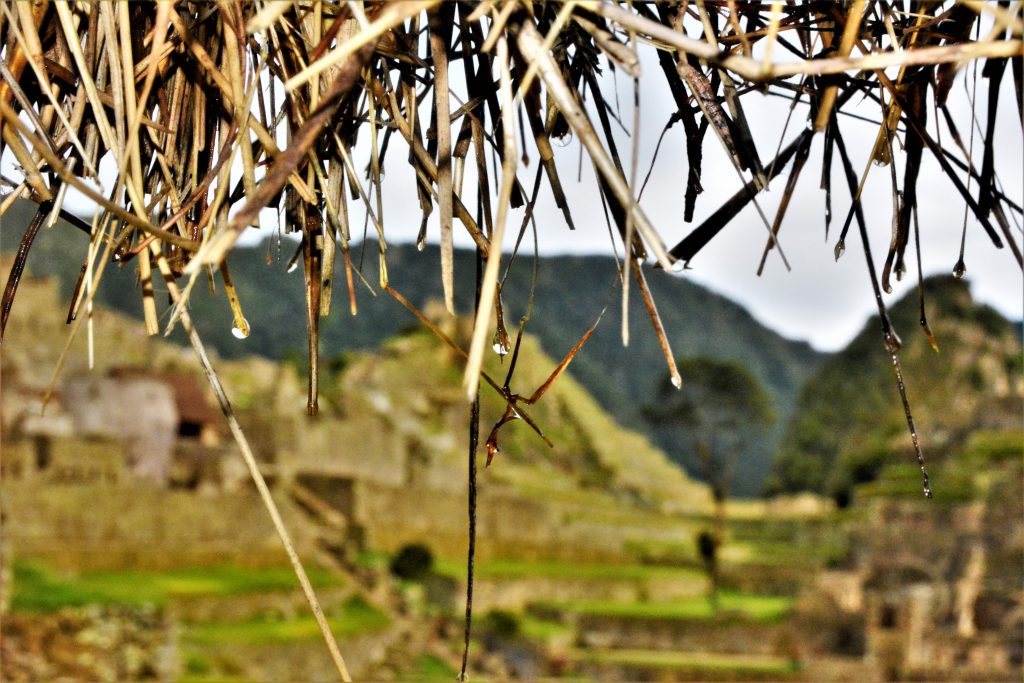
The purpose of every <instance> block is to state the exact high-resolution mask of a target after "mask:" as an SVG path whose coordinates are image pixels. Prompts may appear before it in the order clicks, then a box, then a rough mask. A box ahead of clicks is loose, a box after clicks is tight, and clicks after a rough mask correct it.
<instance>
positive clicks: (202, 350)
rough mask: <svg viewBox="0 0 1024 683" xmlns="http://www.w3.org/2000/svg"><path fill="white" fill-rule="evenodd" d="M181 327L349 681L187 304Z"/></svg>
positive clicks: (174, 288) (164, 270)
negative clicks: (193, 322)
mask: <svg viewBox="0 0 1024 683" xmlns="http://www.w3.org/2000/svg"><path fill="white" fill-rule="evenodd" d="M150 248H151V249H152V251H153V254H154V255H155V256H156V257H157V264H158V266H159V268H160V273H161V274H162V275H163V276H164V281H165V282H166V283H167V289H168V291H169V292H170V294H171V298H172V299H174V300H175V301H177V299H178V297H179V296H180V294H181V292H180V290H179V289H178V285H177V283H176V282H175V280H174V277H173V275H172V274H171V270H170V267H169V266H168V265H167V260H166V259H165V258H164V256H163V253H162V252H161V251H160V247H159V246H158V245H156V244H155V243H154V244H153V245H151V247H150ZM181 326H182V328H183V329H184V330H185V333H186V334H187V335H188V340H189V343H191V344H192V349H193V351H195V353H196V358H198V359H199V364H200V365H201V366H202V368H203V372H205V373H206V378H207V379H208V380H209V381H210V386H211V387H212V388H213V393H214V394H215V395H216V396H217V402H218V403H219V404H220V409H221V410H222V411H223V412H224V417H225V419H227V421H228V427H229V428H230V429H231V435H232V436H234V437H235V443H237V444H238V449H239V451H241V453H242V460H244V461H245V466H246V467H247V468H248V470H249V475H250V476H251V477H252V481H253V483H254V484H255V485H256V490H257V491H258V492H259V494H260V498H261V499H262V501H263V505H264V507H266V508H267V512H268V513H269V514H270V519H271V521H272V522H273V523H274V530H275V531H277V535H278V537H279V538H280V539H281V543H282V544H283V545H284V550H285V552H286V553H287V554H288V560H289V561H290V562H291V565H292V569H293V570H294V571H295V576H296V577H297V578H298V579H299V584H300V585H301V586H302V592H303V593H304V594H305V596H306V601H307V602H309V607H310V609H312V610H313V616H314V618H316V623H317V625H318V626H319V627H320V632H321V633H322V634H323V637H324V640H325V641H326V642H327V650H328V651H329V652H330V654H331V660H332V661H333V662H334V666H335V668H336V669H337V670H338V675H339V676H341V680H343V681H345V682H346V683H348V682H349V681H351V680H352V677H351V676H350V675H349V672H348V667H347V666H345V660H344V658H342V656H341V651H340V650H339V649H338V643H337V642H336V641H335V640H334V635H333V634H332V633H331V627H330V625H329V624H328V623H327V618H326V617H325V616H324V610H323V608H322V607H321V606H320V601H319V600H318V599H317V597H316V593H315V592H314V590H313V584H311V583H310V581H309V576H307V575H306V570H305V569H304V568H303V566H302V560H300V559H299V555H298V553H297V552H295V544H294V543H293V542H292V539H291V535H290V534H289V533H288V529H287V528H285V525H284V520H282V519H281V513H280V512H279V511H278V509H277V504H276V503H274V498H273V497H272V496H271V495H270V489H269V488H268V487H267V482H266V480H265V479H264V478H263V474H262V473H261V472H260V468H259V465H257V464H256V457H255V456H254V455H253V452H252V448H251V447H250V446H249V440H248V439H247V438H246V437H245V432H243V431H242V427H241V425H239V424H238V419H237V418H236V417H235V410H234V408H232V407H231V401H230V400H229V399H228V395H227V392H225V391H224V386H223V385H222V384H221V383H220V377H218V376H217V371H216V370H215V369H214V367H213V364H212V363H211V362H210V357H209V356H208V355H207V353H206V346H205V345H204V344H203V340H202V339H201V338H200V337H199V332H198V331H197V330H196V328H195V326H194V325H193V324H192V317H191V316H190V315H189V313H188V307H187V306H185V307H183V308H182V310H181Z"/></svg>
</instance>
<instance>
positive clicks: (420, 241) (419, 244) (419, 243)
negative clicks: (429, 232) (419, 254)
mask: <svg viewBox="0 0 1024 683" xmlns="http://www.w3.org/2000/svg"><path fill="white" fill-rule="evenodd" d="M426 247H427V236H426V235H421V236H420V237H418V238H417V239H416V251H423V250H424V249H426Z"/></svg>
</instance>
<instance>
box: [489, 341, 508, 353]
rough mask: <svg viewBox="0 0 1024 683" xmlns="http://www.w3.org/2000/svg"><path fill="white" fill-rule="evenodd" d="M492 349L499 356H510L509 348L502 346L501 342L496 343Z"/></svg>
mask: <svg viewBox="0 0 1024 683" xmlns="http://www.w3.org/2000/svg"><path fill="white" fill-rule="evenodd" d="M492 348H493V349H494V352H495V353H496V354H498V355H499V356H505V355H508V347H507V346H505V345H504V344H502V343H501V342H494V346H493V347H492Z"/></svg>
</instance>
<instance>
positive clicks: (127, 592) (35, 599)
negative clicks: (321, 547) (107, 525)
mask: <svg viewBox="0 0 1024 683" xmlns="http://www.w3.org/2000/svg"><path fill="white" fill-rule="evenodd" d="M308 573H309V577H310V581H312V583H313V585H314V586H317V587H325V586H332V585H341V583H342V581H343V580H342V579H341V578H340V577H338V576H336V575H334V574H332V573H330V572H328V571H326V570H323V569H318V568H316V567H310V568H309V569H308ZM297 589H298V581H297V579H296V578H295V575H294V574H293V573H292V570H291V569H290V568H267V569H244V568H240V567H229V566H222V567H209V568H202V569H175V570H171V571H165V572H142V571H123V572H87V573H83V574H79V575H75V576H72V575H68V576H63V575H58V574H56V573H53V572H51V571H49V570H48V569H46V568H45V567H42V566H40V565H36V564H28V563H16V564H15V566H14V590H13V594H12V597H11V610H12V611H14V612H52V611H55V610H58V609H60V608H62V607H78V606H82V605H88V604H104V605H110V604H120V605H146V604H149V605H157V606H162V605H165V604H166V603H167V602H168V600H169V599H172V598H175V597H188V596H230V595H244V594H249V593H267V592H272V591H290V590H297Z"/></svg>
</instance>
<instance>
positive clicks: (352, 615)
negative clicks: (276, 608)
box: [184, 598, 391, 646]
mask: <svg viewBox="0 0 1024 683" xmlns="http://www.w3.org/2000/svg"><path fill="white" fill-rule="evenodd" d="M327 623H328V624H330V627H331V632H332V633H334V635H335V636H336V637H339V638H345V637H350V636H355V635H360V634H363V633H370V632H373V631H379V630H381V629H383V628H385V627H386V626H388V625H389V624H390V623H391V619H390V618H389V617H388V616H387V615H386V614H384V613H383V612H381V611H380V610H378V609H377V608H375V607H373V606H372V605H369V604H367V603H366V602H365V601H364V600H362V599H361V598H351V599H349V600H348V601H347V602H345V603H344V604H343V605H342V606H341V607H339V608H338V609H335V610H333V611H331V612H329V613H328V614H327ZM321 637H322V636H321V634H320V627H319V626H318V625H317V623H316V620H315V619H314V618H313V617H312V616H301V617H296V618H291V619H275V618H270V617H264V618H257V619H250V620H247V621H237V622H227V623H205V624H196V625H193V626H189V627H188V628H187V629H186V631H185V633H184V639H185V640H186V641H187V642H188V643H189V644H190V645H207V646H209V645H225V644H232V645H267V644H275V643H290V642H295V641H301V640H316V639H319V638H321Z"/></svg>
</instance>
